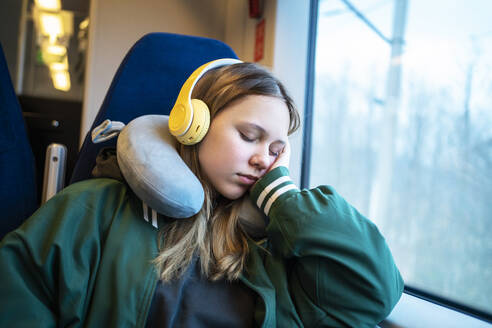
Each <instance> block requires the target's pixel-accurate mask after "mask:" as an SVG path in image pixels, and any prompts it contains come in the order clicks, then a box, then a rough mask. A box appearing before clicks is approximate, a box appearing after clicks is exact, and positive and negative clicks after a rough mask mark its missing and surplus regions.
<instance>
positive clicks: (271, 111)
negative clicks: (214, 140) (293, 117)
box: [214, 95, 290, 137]
mask: <svg viewBox="0 0 492 328" xmlns="http://www.w3.org/2000/svg"><path fill="white" fill-rule="evenodd" d="M215 120H219V121H223V122H222V123H224V124H225V123H229V124H239V123H252V124H256V125H258V126H260V127H261V128H263V129H264V130H265V131H266V132H267V133H268V134H274V135H277V136H282V137H284V136H287V133H288V130H289V123H290V116H289V109H288V107H287V105H286V103H285V101H284V100H283V99H281V98H277V97H271V96H263V95H249V96H246V97H243V98H241V99H239V100H237V101H234V102H233V103H231V104H229V105H228V106H226V107H225V108H224V109H223V110H222V111H221V112H220V113H218V114H217V115H216V117H215V118H214V121H215Z"/></svg>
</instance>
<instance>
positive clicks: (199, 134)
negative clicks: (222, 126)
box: [178, 99, 210, 145]
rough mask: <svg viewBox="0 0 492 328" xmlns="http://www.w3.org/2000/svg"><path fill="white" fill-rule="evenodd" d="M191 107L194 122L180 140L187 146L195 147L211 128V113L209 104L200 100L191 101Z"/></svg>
mask: <svg viewBox="0 0 492 328" xmlns="http://www.w3.org/2000/svg"><path fill="white" fill-rule="evenodd" d="M191 106H192V107H193V121H192V122H191V126H190V128H189V129H188V131H187V132H186V133H185V134H184V135H183V136H181V137H179V139H178V140H179V141H180V142H181V143H182V144H185V145H194V144H196V143H198V142H200V141H202V139H203V138H204V137H205V135H206V134H207V131H208V128H209V126H210V111H209V110H208V106H207V104H206V103H205V102H203V101H202V100H200V99H191Z"/></svg>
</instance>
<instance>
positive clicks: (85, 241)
mask: <svg viewBox="0 0 492 328" xmlns="http://www.w3.org/2000/svg"><path fill="white" fill-rule="evenodd" d="M250 196H251V198H252V200H253V201H254V202H255V203H256V204H257V205H258V206H259V207H260V208H261V209H262V210H263V211H265V213H266V214H267V215H268V216H269V218H270V222H269V224H268V226H267V235H268V239H267V240H266V242H264V243H263V244H261V245H258V244H256V243H255V242H253V241H250V245H249V246H250V254H249V256H248V261H247V265H246V270H245V272H244V274H243V275H242V277H241V280H242V282H243V283H245V284H246V285H247V286H249V287H250V288H252V289H253V290H254V291H255V292H256V293H257V294H258V295H259V297H260V298H261V300H262V301H258V302H257V309H256V313H255V319H256V322H257V323H258V326H262V327H303V326H304V327H346V326H348V327H374V326H375V325H376V324H377V323H378V322H380V321H381V320H382V319H384V318H385V317H386V316H387V315H388V314H389V313H390V311H391V310H392V308H393V307H394V305H395V304H396V303H397V301H398V299H399V298H400V296H401V293H402V290H403V281H402V278H401V276H400V274H399V272H398V269H397V268H396V266H395V264H394V262H393V258H392V256H391V253H390V251H389V249H388V246H387V245H386V243H385V241H384V238H383V237H382V236H381V234H380V233H379V231H378V229H377V228H376V226H375V225H374V224H373V223H371V222H370V221H369V220H367V219H366V218H364V217H363V216H362V215H361V214H359V213H358V212H357V211H356V210H355V209H354V208H353V207H351V206H350V205H349V204H348V203H347V202H346V201H345V200H344V199H343V198H341V197H340V196H339V195H338V194H337V193H336V192H335V191H334V190H333V189H332V188H331V187H328V186H320V187H318V188H314V189H312V190H303V191H300V190H298V189H297V188H296V187H295V186H294V184H293V183H292V181H291V180H290V179H289V177H288V170H287V169H286V168H284V167H279V168H276V169H275V170H273V171H271V172H269V173H268V174H267V175H265V176H264V177H263V178H262V179H260V180H259V181H258V182H257V184H256V185H255V186H254V187H253V189H252V191H251V193H250ZM143 217H144V210H143V206H142V202H141V201H140V200H139V199H138V198H137V197H136V196H135V194H133V192H132V191H131V190H130V189H129V188H128V187H127V185H126V184H124V183H121V182H118V181H116V180H111V179H93V180H87V181H83V182H79V183H76V184H74V185H71V186H69V187H68V188H66V189H64V190H63V191H62V192H60V193H59V194H57V195H56V196H55V197H53V198H52V199H51V200H50V201H48V202H47V203H46V204H45V205H44V206H42V207H41V208H40V209H39V210H38V211H37V212H36V213H34V214H33V216H32V217H31V218H30V219H29V220H27V221H26V222H25V223H24V224H23V225H22V226H21V227H20V228H19V229H17V230H15V231H13V232H11V233H10V234H8V235H7V236H5V238H4V239H3V240H2V242H1V243H0V327H52V326H70V327H144V326H145V322H146V320H147V315H148V311H149V308H150V304H151V301H152V297H153V294H154V291H155V287H156V284H157V279H158V276H157V273H156V271H155V268H154V266H153V265H152V263H151V261H152V259H153V258H155V256H156V255H157V254H158V247H157V239H158V230H157V229H156V228H154V226H153V225H152V224H151V223H149V222H147V221H145V220H143V219H142V218H143ZM163 223H164V221H163V220H162V218H161V217H160V216H159V218H158V226H159V227H160V226H162V224H163ZM217 315H220V312H218V313H217Z"/></svg>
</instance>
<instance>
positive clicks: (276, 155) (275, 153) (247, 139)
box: [239, 132, 280, 157]
mask: <svg viewBox="0 0 492 328" xmlns="http://www.w3.org/2000/svg"><path fill="white" fill-rule="evenodd" d="M239 135H240V136H241V138H242V139H243V140H244V141H246V142H254V141H255V140H256V138H255V139H251V138H248V136H246V135H245V134H244V133H242V132H239ZM270 154H271V155H272V156H275V157H278V155H280V152H273V151H270Z"/></svg>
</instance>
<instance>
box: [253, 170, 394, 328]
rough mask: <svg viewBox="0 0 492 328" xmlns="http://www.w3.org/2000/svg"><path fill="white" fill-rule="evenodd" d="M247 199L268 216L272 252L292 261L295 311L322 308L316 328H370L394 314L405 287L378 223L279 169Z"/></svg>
mask: <svg viewBox="0 0 492 328" xmlns="http://www.w3.org/2000/svg"><path fill="white" fill-rule="evenodd" d="M251 198H252V200H253V201H254V202H255V203H256V204H257V205H258V207H259V208H260V209H262V210H263V211H264V212H265V214H266V215H267V216H268V217H269V218H270V222H269V223H268V226H267V233H268V237H269V240H270V243H271V245H272V248H273V251H274V253H275V254H280V256H282V257H284V258H286V259H288V260H293V261H290V262H292V263H294V264H293V267H292V271H293V272H292V273H291V282H290V284H291V294H292V297H293V299H294V302H295V303H296V306H297V307H298V308H301V309H304V311H299V312H310V311H315V312H320V311H321V312H322V313H324V314H323V315H324V316H325V319H324V321H322V322H318V325H319V326H321V325H322V324H326V325H330V326H350V327H374V326H375V325H376V324H378V323H379V322H380V321H382V320H383V319H384V318H385V317H386V316H387V315H388V314H389V313H390V312H391V310H392V309H393V307H394V306H395V304H396V303H397V302H398V300H399V298H400V296H401V293H402V291H403V280H402V278H401V275H400V273H399V271H398V269H397V267H396V265H395V263H394V261H393V257H392V255H391V252H390V250H389V248H388V246H387V245H386V242H385V240H384V238H383V237H382V235H381V234H380V232H379V231H378V229H377V227H376V226H375V225H374V224H373V223H372V222H371V221H369V220H368V219H366V218H365V217H364V216H362V215H361V214H360V213H359V212H357V210H356V209H354V208H353V207H352V206H350V205H349V204H348V203H347V202H346V201H345V200H344V199H343V198H342V197H340V195H338V194H337V193H336V192H335V191H334V189H332V188H331V187H329V186H320V187H317V188H314V189H311V190H302V191H300V190H299V189H297V187H296V186H295V185H294V184H293V182H292V181H291V179H290V178H289V172H288V169H287V168H285V167H278V168H276V169H274V170H272V171H271V172H269V173H268V174H266V175H265V176H264V177H263V178H262V179H260V180H259V181H258V182H257V183H256V184H255V186H254V187H253V189H252V190H251ZM292 277H293V278H292ZM313 308H314V309H313ZM307 309H308V310H307ZM301 316H302V314H301Z"/></svg>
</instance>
